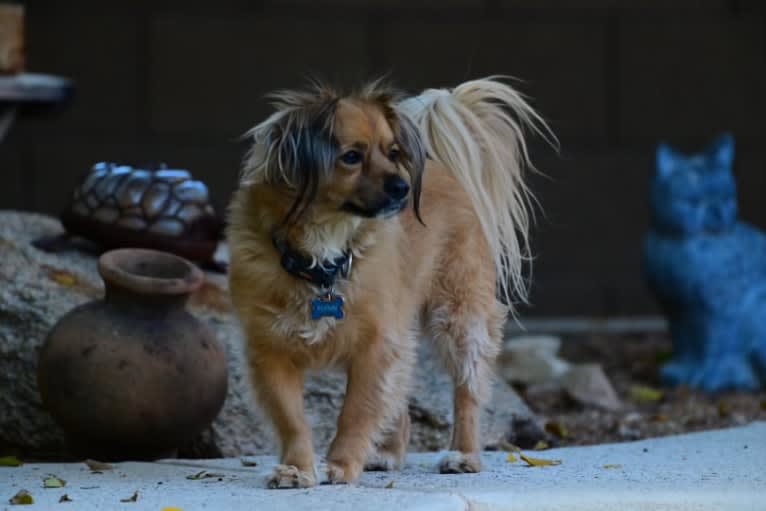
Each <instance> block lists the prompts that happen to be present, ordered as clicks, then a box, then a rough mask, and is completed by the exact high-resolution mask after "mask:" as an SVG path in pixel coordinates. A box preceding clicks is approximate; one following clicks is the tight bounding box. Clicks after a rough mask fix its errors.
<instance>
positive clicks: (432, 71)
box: [376, 18, 607, 139]
mask: <svg viewBox="0 0 766 511" xmlns="http://www.w3.org/2000/svg"><path fill="white" fill-rule="evenodd" d="M604 33H605V25H604V21H603V20H602V19H600V18H594V19H593V20H590V21H588V22H584V23H565V22H562V23H538V22H534V23H533V22H529V23H527V22H523V23H521V22H520V23H516V22H511V21H486V22H481V21H478V20H467V21H466V22H432V23H421V22H408V21H400V22H395V23H391V24H387V25H385V27H384V33H383V37H382V38H381V39H380V41H381V43H379V47H378V48H377V50H376V51H377V52H379V53H380V54H381V55H382V59H381V64H380V68H381V69H382V70H389V69H390V70H392V77H393V78H394V80H395V81H396V82H397V83H401V84H402V85H405V86H407V87H409V88H412V89H421V88H424V87H441V86H453V85H457V84H458V83H459V82H462V81H464V80H467V79H470V78H479V77H483V76H486V75H490V74H508V75H511V76H515V77H518V78H520V79H521V80H523V81H522V82H520V83H518V84H517V87H518V88H519V89H520V90H521V91H522V92H524V93H525V94H527V95H528V96H530V97H531V98H532V99H533V104H534V105H535V106H536V107H537V108H538V110H539V111H540V112H541V113H542V115H543V116H544V117H545V118H547V119H548V120H550V122H551V125H552V127H553V128H554V130H555V131H556V132H557V133H558V134H559V135H560V136H568V135H573V136H578V137H586V138H595V139H604V138H605V137H606V135H607V133H606V102H605V99H604V98H605V76H604V73H605V70H604V48H603V43H604V37H605V35H604Z"/></svg>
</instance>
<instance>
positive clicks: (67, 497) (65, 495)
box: [59, 493, 72, 504]
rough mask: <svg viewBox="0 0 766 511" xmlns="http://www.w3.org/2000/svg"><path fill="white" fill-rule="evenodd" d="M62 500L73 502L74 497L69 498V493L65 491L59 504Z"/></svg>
mask: <svg viewBox="0 0 766 511" xmlns="http://www.w3.org/2000/svg"><path fill="white" fill-rule="evenodd" d="M62 502H72V499H70V498H69V495H67V494H66V493H65V494H63V495H62V496H61V498H60V499H59V504H60V503H62Z"/></svg>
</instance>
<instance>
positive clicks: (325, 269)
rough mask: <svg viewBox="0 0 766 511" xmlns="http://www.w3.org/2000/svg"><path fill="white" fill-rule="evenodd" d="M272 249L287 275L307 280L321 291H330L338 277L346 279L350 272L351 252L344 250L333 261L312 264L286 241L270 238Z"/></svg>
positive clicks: (309, 259)
mask: <svg viewBox="0 0 766 511" xmlns="http://www.w3.org/2000/svg"><path fill="white" fill-rule="evenodd" d="M272 240H273V242H274V247H275V248H276V249H277V252H279V255H280V258H281V259H280V262H281V263H282V268H284V269H285V271H286V272H287V273H289V274H290V275H293V276H294V277H298V278H300V279H303V280H307V281H309V282H311V283H312V284H315V285H317V286H319V287H321V288H322V289H326V290H329V289H332V287H333V286H334V285H335V280H336V279H337V278H338V275H341V276H343V277H346V276H347V275H348V272H349V271H350V270H351V251H350V250H346V251H345V252H344V253H343V255H342V256H340V257H338V258H336V259H333V260H324V261H321V262H320V261H317V262H316V263H315V262H314V259H313V258H311V257H308V256H305V255H303V254H301V253H300V252H298V251H296V250H293V248H292V247H291V246H290V245H289V244H288V243H287V241H286V240H284V239H282V238H279V237H277V236H272Z"/></svg>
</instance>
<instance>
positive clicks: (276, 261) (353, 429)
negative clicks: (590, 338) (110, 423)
mask: <svg viewBox="0 0 766 511" xmlns="http://www.w3.org/2000/svg"><path fill="white" fill-rule="evenodd" d="M274 98H275V107H276V112H275V113H274V114H273V115H272V116H271V117H269V118H268V119H267V120H266V121H264V122H263V123H261V124H259V125H258V126H256V127H255V128H253V130H251V132H250V135H251V136H252V138H253V140H254V145H253V148H252V150H251V152H250V154H249V155H248V157H247V159H246V162H245V166H244V170H243V173H242V182H241V186H240V188H239V190H238V191H237V192H236V194H235V196H234V199H233V201H232V204H231V209H230V224H229V230H228V239H229V244H230V250H231V270H230V287H231V293H232V299H233V302H234V305H235V308H236V310H237V312H238V314H239V317H240V319H241V322H242V325H243V327H244V330H245V332H246V337H247V343H248V353H249V361H250V364H251V367H252V378H253V384H254V387H255V390H256V395H257V398H258V400H259V402H260V404H261V405H262V406H263V408H264V409H265V410H266V412H267V413H268V415H269V416H270V418H271V419H272V421H273V424H274V427H275V429H276V432H277V434H278V436H279V439H280V441H281V464H280V465H278V466H277V467H276V468H275V470H274V472H273V474H272V475H271V476H270V478H269V480H268V485H269V487H272V488H281V487H308V486H313V485H315V484H317V482H318V479H319V478H318V475H317V474H318V472H317V470H316V468H315V459H314V449H313V446H312V438H311V431H310V429H309V426H308V425H307V423H306V420H305V418H304V410H303V376H304V373H305V371H307V370H310V369H318V368H326V367H337V368H341V369H343V370H345V371H346V373H347V376H348V386H347V392H346V397H345V402H344V404H343V409H342V410H341V412H340V417H339V419H338V428H337V433H336V436H335V438H334V440H333V442H332V445H331V446H330V449H329V452H328V453H327V457H326V467H325V468H324V471H326V477H327V480H328V481H329V482H351V481H354V480H355V479H356V478H357V477H358V476H359V474H360V473H361V472H362V470H363V469H364V468H365V467H366V468H368V469H378V470H380V469H383V470H388V469H393V468H396V467H398V466H399V465H400V463H401V462H402V459H403V457H404V454H405V450H406V446H407V442H408V436H409V416H408V410H407V401H408V394H409V389H410V382H411V378H412V372H413V371H412V369H413V365H414V363H415V348H416V341H417V339H418V337H419V336H420V335H421V333H423V334H425V336H427V337H429V338H430V339H431V340H432V341H433V342H434V343H435V344H436V346H437V348H438V351H439V353H440V354H441V355H442V358H443V360H444V362H445V365H446V367H447V369H448V370H449V372H450V374H451V375H452V377H453V378H454V392H455V399H454V431H453V439H452V447H451V448H452V450H453V451H455V452H453V453H451V454H450V455H448V456H447V457H446V458H445V459H444V460H443V461H442V462H441V463H440V467H439V468H440V471H441V472H446V473H460V472H477V471H479V470H480V468H481V467H480V457H479V454H480V447H481V444H480V442H479V436H478V435H479V433H478V432H479V424H478V421H479V411H480V406H481V403H482V401H483V400H484V399H486V397H487V393H488V388H489V380H490V377H491V372H492V366H493V363H494V360H495V356H496V354H497V352H498V348H499V344H500V341H501V335H502V330H503V324H504V321H505V320H506V315H507V313H508V308H507V307H506V306H505V305H503V302H502V301H501V299H503V298H504V299H506V300H504V301H505V302H506V303H512V302H510V301H508V299H509V298H510V297H511V296H513V297H515V298H516V299H524V298H525V291H526V289H525V287H526V286H525V283H524V280H523V277H522V273H521V268H522V262H523V260H524V259H525V257H526V255H527V252H526V246H527V244H526V232H527V227H528V216H527V202H528V193H527V189H526V187H525V184H524V182H523V181H522V170H523V167H524V166H525V164H528V158H527V152H526V146H525V144H524V139H523V137H522V128H524V127H525V126H528V127H531V128H532V129H534V130H535V131H536V132H538V133H539V132H540V130H541V129H547V128H546V127H545V124H544V123H543V121H542V120H541V119H540V117H539V116H538V115H537V114H536V113H535V112H534V111H533V110H532V109H531V108H530V107H529V106H528V105H527V103H526V102H525V101H524V100H523V99H522V97H521V96H520V95H519V94H518V93H517V92H516V91H514V90H513V89H512V88H511V87H509V86H508V85H506V84H504V83H502V82H500V81H498V80H496V79H494V78H488V79H484V80H476V81H471V82H467V83H464V84H462V85H460V86H458V87H457V88H455V89H453V90H441V89H439V90H437V89H430V90H427V91H425V92H423V93H422V94H421V95H419V96H416V97H410V98H402V97H400V96H397V95H395V94H393V93H392V92H391V91H389V90H388V89H385V88H383V87H381V86H380V85H379V84H377V83H374V84H372V85H370V86H367V87H365V88H363V89H361V90H360V91H357V92H355V93H353V94H350V95H346V96H340V95H338V94H336V93H335V92H333V91H332V90H330V89H328V88H326V87H324V86H321V85H317V86H315V87H314V88H313V89H311V90H308V91H306V92H298V91H287V92H281V93H278V94H276V95H275V96H274ZM426 156H428V158H426Z"/></svg>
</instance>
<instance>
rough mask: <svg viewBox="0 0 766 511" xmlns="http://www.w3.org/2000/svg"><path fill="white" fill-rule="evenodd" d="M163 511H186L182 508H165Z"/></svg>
mask: <svg viewBox="0 0 766 511" xmlns="http://www.w3.org/2000/svg"><path fill="white" fill-rule="evenodd" d="M162 511H184V510H183V509H181V508H180V507H163V508H162Z"/></svg>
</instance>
